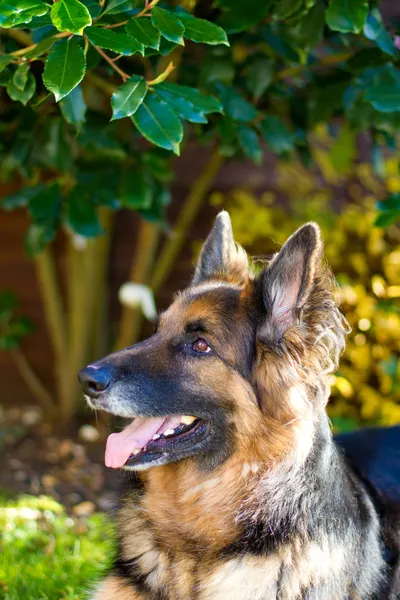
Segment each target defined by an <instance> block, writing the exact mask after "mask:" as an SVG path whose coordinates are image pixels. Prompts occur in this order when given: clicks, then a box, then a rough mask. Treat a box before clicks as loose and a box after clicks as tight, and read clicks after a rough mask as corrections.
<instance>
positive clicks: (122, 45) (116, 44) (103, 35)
mask: <svg viewBox="0 0 400 600" xmlns="http://www.w3.org/2000/svg"><path fill="white" fill-rule="evenodd" d="M85 34H86V35H87V37H88V40H89V41H90V42H91V43H92V44H93V45H94V46H99V47H100V48H105V49H106V50H112V51H113V52H116V53H117V54H123V55H124V56H131V55H132V54H136V53H137V52H140V54H142V55H143V54H144V47H143V44H140V43H139V42H138V41H137V40H135V38H133V37H132V36H130V35H128V34H127V33H117V32H116V31H114V30H113V29H102V28H101V27H87V28H86V29H85Z"/></svg>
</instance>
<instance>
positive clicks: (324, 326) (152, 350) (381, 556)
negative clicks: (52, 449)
mask: <svg viewBox="0 0 400 600" xmlns="http://www.w3.org/2000/svg"><path fill="white" fill-rule="evenodd" d="M347 330H348V326H347V323H346V322H345V320H344V318H343V316H342V315H341V313H340V312H339V309H338V306H337V304H336V301H335V297H334V285H333V283H332V278H331V276H330V274H329V271H328V269H327V268H326V266H325V265H324V263H323V260H322V243H321V239H320V231H319V228H318V226H317V225H315V224H314V223H308V224H306V225H304V226H303V227H301V228H300V229H299V230H298V231H296V233H294V234H293V235H292V236H291V237H290V238H289V240H288V241H287V242H286V243H285V244H284V245H283V247H282V248H281V250H280V252H279V253H277V254H276V255H275V256H274V257H273V258H272V260H270V261H269V262H268V263H267V262H266V261H265V262H264V263H262V266H259V267H258V270H257V269H256V266H255V265H253V266H249V261H248V258H247V255H246V253H245V252H244V250H243V249H242V248H240V247H239V246H238V245H236V244H235V242H234V239H233V235H232V227H231V222H230V219H229V216H228V214H227V213H226V212H221V213H220V214H219V215H218V216H217V219H216V222H215V224H214V227H213V229H212V231H211V233H210V235H209V237H208V238H207V240H206V242H205V243H204V246H203V248H202V251H201V254H200V258H199V261H198V264H197V266H196V270H195V274H194V277H193V280H192V283H191V286H190V287H189V288H188V289H186V290H185V291H184V292H181V293H179V294H178V295H177V296H176V298H175V300H174V302H173V303H172V305H171V306H170V307H169V308H168V310H166V311H165V312H164V313H162V314H161V315H160V317H159V322H158V325H157V329H156V331H155V333H154V335H152V336H151V337H150V338H149V339H147V340H146V341H144V342H141V343H139V344H136V345H135V346H132V347H130V348H127V349H125V350H122V351H120V352H116V353H114V354H111V355H110V356H107V357H106V358H104V359H102V360H100V361H98V362H96V363H93V364H91V365H89V366H87V367H86V368H85V369H83V370H82V371H81V372H80V374H79V378H80V381H81V384H82V387H83V392H84V394H85V396H86V398H87V401H88V403H89V405H90V406H91V407H93V408H95V409H101V410H104V411H107V412H109V413H111V414H114V415H119V416H122V417H127V418H128V419H130V420H131V423H130V424H129V425H128V426H127V428H126V429H125V430H123V431H121V432H120V433H113V434H112V435H111V436H110V437H109V438H108V441H107V449H106V464H107V465H108V466H109V467H113V468H122V469H125V470H129V471H132V472H133V473H132V476H131V477H129V482H127V488H128V489H127V490H126V492H125V495H124V496H123V499H122V502H121V506H120V509H119V512H118V517H117V528H118V557H117V560H116V561H115V564H114V567H113V569H112V571H111V573H110V574H109V576H108V577H107V578H106V579H105V580H104V581H103V582H102V583H101V584H100V586H99V587H98V589H97V591H96V592H95V594H94V596H93V600H147V599H152V600H172V599H173V600H367V599H379V600H388V599H394V598H400V580H399V576H398V573H399V569H398V556H399V548H398V546H399V544H398V541H399V532H400V526H399V522H400V519H399V506H400V498H399V497H398V494H399V493H398V489H399V486H397V492H394V493H393V494H392V497H390V489H389V488H390V486H389V488H388V489H389V493H388V501H387V502H386V503H385V502H381V499H382V498H383V497H385V498H386V496H385V490H384V492H383V495H382V494H380V492H379V490H377V488H375V486H374V485H373V483H374V482H372V483H371V481H367V480H364V478H363V477H362V476H361V475H360V473H359V471H358V469H357V468H354V467H352V466H351V465H350V462H349V461H348V459H347V458H345V457H344V456H343V451H342V450H340V449H339V447H338V445H337V444H336V443H335V442H334V441H333V439H332V435H331V430H330V426H329V420H328V417H327V414H326V412H325V406H326V403H327V401H328V396H329V384H328V379H329V374H330V373H332V372H333V371H334V370H335V369H336V367H337V364H338V358H339V355H340V353H341V351H342V350H343V348H344V345H345V335H346V333H347ZM132 419H133V420H132ZM377 431H378V432H379V431H382V430H377ZM390 431H391V434H390V435H391V438H390V439H391V442H390V443H392V442H393V440H394V438H396V440H399V439H400V436H399V430H398V429H395V430H394V431H393V430H389V432H390ZM382 435H383V434H382ZM388 435H389V434H388ZM372 437H374V436H372ZM376 437H377V436H376V435H375V438H376ZM378 437H379V435H378ZM384 437H385V436H384ZM389 437H390V436H389ZM371 439H372V438H371ZM385 440H386V437H385ZM344 444H345V445H346V442H344ZM367 444H368V442H367ZM374 444H375V447H376V448H378V449H379V452H380V453H381V455H382V453H383V454H384V452H383V450H382V443H381V441H379V440H378V441H376V440H375V442H374ZM385 444H386V446H385ZM348 445H349V446H351V445H352V444H351V443H350V444H348ZM389 445H390V444H389ZM393 445H394V447H396V448H397V450H396V451H397V460H398V458H399V453H400V443H399V441H397V446H396V442H395V441H394V442H393ZM353 446H354V447H355V450H354V447H353V454H354V456H355V457H356V459H357V456H356V455H357V448H359V445H358V443H357V444H353ZM383 448H388V442H387V441H384V443H383ZM379 452H378V454H379ZM390 452H391V450H390V449H389V450H388V454H389V455H390ZM360 454H361V455H363V451H358V455H360ZM369 454H370V455H373V456H375V454H374V451H373V449H372V450H371V447H369ZM373 456H372V458H371V461H372V462H373ZM370 457H371V456H370ZM358 458H359V457H358ZM362 460H363V459H362ZM362 460H359V461H358V462H359V463H360V462H361V463H362ZM371 461H370V463H371ZM356 462H357V461H356ZM364 462H367V461H366V459H365V460H364ZM398 463H399V461H398V462H397V464H398ZM374 464H375V463H374ZM375 471H376V473H377V474H378V477H377V478H378V479H379V476H380V475H381V471H380V467H379V464H378V466H377V467H376V469H375ZM397 474H398V475H400V469H399V467H397ZM397 483H398V482H397ZM381 487H382V486H381ZM383 487H385V486H383ZM396 494H397V496H396ZM393 495H394V496H395V497H393ZM391 501H392V502H391Z"/></svg>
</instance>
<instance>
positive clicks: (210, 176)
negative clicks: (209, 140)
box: [151, 150, 224, 293]
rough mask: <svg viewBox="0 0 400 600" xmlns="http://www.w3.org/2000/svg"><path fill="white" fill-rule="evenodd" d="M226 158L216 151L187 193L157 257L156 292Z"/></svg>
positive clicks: (154, 287) (152, 280) (154, 276)
mask: <svg viewBox="0 0 400 600" xmlns="http://www.w3.org/2000/svg"><path fill="white" fill-rule="evenodd" d="M223 161H224V159H223V157H222V156H221V154H219V152H218V150H216V151H214V153H213V154H212V155H211V158H210V160H209V162H208V164H207V165H206V167H205V169H204V171H203V172H202V173H201V174H200V176H199V177H198V178H197V180H196V181H195V182H194V184H193V186H192V188H191V190H190V192H189V194H188V195H187V197H186V199H185V201H184V204H183V207H182V210H181V212H180V214H179V216H178V220H177V223H176V225H175V228H174V231H173V233H172V234H171V237H170V238H169V239H168V240H167V242H166V243H165V245H164V247H163V249H162V251H161V256H160V257H159V258H158V259H157V265H156V268H155V270H154V273H153V277H152V279H151V288H152V289H153V292H154V293H156V292H157V291H158V290H159V289H160V287H161V286H162V285H163V284H164V282H165V281H166V279H167V278H168V276H169V274H170V272H171V269H172V267H173V265H174V263H175V260H176V257H177V256H178V254H179V252H180V251H181V250H182V246H183V244H184V242H185V239H186V236H187V234H188V230H189V228H190V226H191V225H192V223H193V221H194V219H195V218H196V215H197V213H198V212H199V209H200V207H201V204H202V202H203V200H204V198H205V196H206V194H207V192H208V191H209V189H210V187H211V185H212V183H213V181H214V179H215V176H216V175H217V173H218V171H219V170H220V169H221V166H222V163H223Z"/></svg>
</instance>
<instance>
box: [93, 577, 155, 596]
mask: <svg viewBox="0 0 400 600" xmlns="http://www.w3.org/2000/svg"><path fill="white" fill-rule="evenodd" d="M92 600H143V596H141V595H140V594H139V593H138V592H135V590H134V589H133V588H132V586H131V585H129V583H128V582H127V581H126V580H125V579H122V578H121V577H115V575H110V576H109V577H107V579H105V580H104V581H103V583H101V584H100V586H99V587H98V589H97V591H96V592H95V595H94V596H92Z"/></svg>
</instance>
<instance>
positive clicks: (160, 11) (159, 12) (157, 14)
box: [151, 6, 185, 46]
mask: <svg viewBox="0 0 400 600" xmlns="http://www.w3.org/2000/svg"><path fill="white" fill-rule="evenodd" d="M151 20H152V23H153V25H154V27H156V29H158V30H159V32H160V33H161V34H162V35H163V36H164V37H165V38H167V40H169V41H170V42H174V43H175V44H180V45H181V46H183V45H184V41H183V37H182V36H183V32H184V30H185V28H184V26H183V25H182V23H181V22H180V20H179V19H178V18H177V16H175V15H174V14H173V13H171V12H170V11H168V10H165V9H164V8H159V7H158V6H155V7H154V8H153V9H152V10H151Z"/></svg>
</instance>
